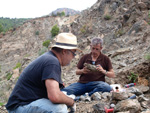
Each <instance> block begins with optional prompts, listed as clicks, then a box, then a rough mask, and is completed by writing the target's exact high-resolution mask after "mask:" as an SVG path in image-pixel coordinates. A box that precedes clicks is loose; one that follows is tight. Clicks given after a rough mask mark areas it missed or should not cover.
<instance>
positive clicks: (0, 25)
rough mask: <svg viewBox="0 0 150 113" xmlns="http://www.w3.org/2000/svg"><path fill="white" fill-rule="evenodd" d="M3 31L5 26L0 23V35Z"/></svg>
mask: <svg viewBox="0 0 150 113" xmlns="http://www.w3.org/2000/svg"><path fill="white" fill-rule="evenodd" d="M2 31H3V26H2V24H1V23H0V33H1V32H2Z"/></svg>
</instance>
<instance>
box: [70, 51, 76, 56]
mask: <svg viewBox="0 0 150 113" xmlns="http://www.w3.org/2000/svg"><path fill="white" fill-rule="evenodd" d="M68 51H70V52H71V53H72V54H73V56H74V57H75V56H76V54H75V52H73V51H71V50H68Z"/></svg>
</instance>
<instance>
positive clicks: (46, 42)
mask: <svg viewBox="0 0 150 113" xmlns="http://www.w3.org/2000/svg"><path fill="white" fill-rule="evenodd" d="M49 44H50V40H46V41H44V42H43V46H45V47H47V48H48V46H49Z"/></svg>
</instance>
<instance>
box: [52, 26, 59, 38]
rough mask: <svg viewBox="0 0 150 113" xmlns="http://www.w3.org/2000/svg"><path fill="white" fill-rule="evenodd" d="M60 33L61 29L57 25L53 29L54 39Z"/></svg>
mask: <svg viewBox="0 0 150 113" xmlns="http://www.w3.org/2000/svg"><path fill="white" fill-rule="evenodd" d="M58 33H59V27H58V26H57V25H54V26H53V27H52V29H51V34H52V37H55V36H56V35H58Z"/></svg>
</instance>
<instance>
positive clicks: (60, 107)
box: [9, 98, 68, 113]
mask: <svg viewBox="0 0 150 113" xmlns="http://www.w3.org/2000/svg"><path fill="white" fill-rule="evenodd" d="M13 111H14V112H13V113H67V112H68V111H67V106H66V105H65V104H53V103H52V102H51V101H50V100H49V99H45V98H43V99H39V100H36V101H33V102H32V103H30V104H28V105H24V106H19V107H18V108H17V109H16V110H13ZM9 113H11V111H9Z"/></svg>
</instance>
